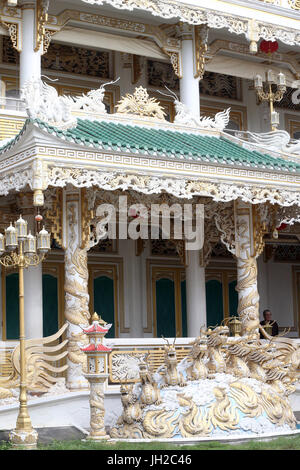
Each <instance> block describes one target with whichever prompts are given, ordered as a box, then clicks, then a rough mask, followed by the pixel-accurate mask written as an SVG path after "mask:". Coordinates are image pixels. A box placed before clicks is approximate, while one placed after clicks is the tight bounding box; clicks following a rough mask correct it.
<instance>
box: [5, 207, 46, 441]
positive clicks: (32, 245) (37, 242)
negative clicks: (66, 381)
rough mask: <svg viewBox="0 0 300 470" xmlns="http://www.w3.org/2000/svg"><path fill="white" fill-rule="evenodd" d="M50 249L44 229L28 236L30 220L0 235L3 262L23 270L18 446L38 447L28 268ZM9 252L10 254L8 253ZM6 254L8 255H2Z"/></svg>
mask: <svg viewBox="0 0 300 470" xmlns="http://www.w3.org/2000/svg"><path fill="white" fill-rule="evenodd" d="M49 250H50V234H49V233H48V232H47V231H46V230H45V229H44V228H43V229H42V230H41V231H40V232H39V233H38V234H37V236H33V235H31V233H30V232H29V234H27V221H26V220H24V219H22V216H21V215H20V218H19V219H18V220H17V222H15V223H14V225H13V224H12V223H10V226H9V227H8V228H7V229H5V236H3V235H2V234H0V256H1V258H0V263H1V265H2V266H5V267H6V268H9V267H18V269H19V316H20V396H19V414H18V418H17V423H16V429H14V430H13V431H11V432H10V435H9V439H10V441H11V443H12V444H14V445H23V446H25V447H27V448H35V447H36V444H37V437H38V434H37V432H36V431H35V430H34V429H33V428H32V425H31V420H30V417H29V414H28V409H27V383H26V375H27V374H26V356H25V321H24V269H25V268H28V267H29V266H37V265H38V264H39V263H41V262H42V261H43V259H44V258H45V255H46V253H47V252H48V251H49ZM5 252H9V254H5ZM2 255H5V256H2Z"/></svg>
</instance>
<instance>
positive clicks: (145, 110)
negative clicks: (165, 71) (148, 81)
mask: <svg viewBox="0 0 300 470" xmlns="http://www.w3.org/2000/svg"><path fill="white" fill-rule="evenodd" d="M116 108H117V113H121V114H135V115H138V116H147V117H151V118H155V119H158V120H160V121H164V120H165V115H166V113H165V112H164V110H163V108H162V106H161V105H160V104H159V102H158V101H157V100H156V99H155V98H150V97H149V95H148V92H147V90H146V89H145V88H143V87H142V86H140V87H138V88H136V89H135V92H134V94H133V95H130V94H129V93H127V94H126V95H125V96H124V97H123V98H122V99H121V100H120V101H119V103H118V105H117V107H116Z"/></svg>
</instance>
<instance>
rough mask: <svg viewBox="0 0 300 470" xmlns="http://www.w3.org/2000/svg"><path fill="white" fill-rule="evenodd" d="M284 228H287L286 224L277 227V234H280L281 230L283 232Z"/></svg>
mask: <svg viewBox="0 0 300 470" xmlns="http://www.w3.org/2000/svg"><path fill="white" fill-rule="evenodd" d="M285 228H287V224H281V225H279V227H277V230H278V232H280V231H281V230H284V229H285Z"/></svg>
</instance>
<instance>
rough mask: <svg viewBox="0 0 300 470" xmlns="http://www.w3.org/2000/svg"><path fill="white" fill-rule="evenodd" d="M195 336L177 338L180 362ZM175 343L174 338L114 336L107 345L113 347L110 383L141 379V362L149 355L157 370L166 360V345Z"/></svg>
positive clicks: (150, 364) (117, 383)
mask: <svg viewBox="0 0 300 470" xmlns="http://www.w3.org/2000/svg"><path fill="white" fill-rule="evenodd" d="M193 340H194V338H177V339H176V341H175V348H176V354H177V359H178V362H180V361H181V360H182V359H184V358H185V357H186V356H187V355H188V353H189V352H190V350H191V347H192V346H191V344H190V343H191V342H192V341H193ZM167 342H168V343H170V344H173V342H174V338H167V340H166V341H164V340H163V339H162V338H112V339H107V340H106V345H107V346H108V347H110V348H112V352H111V353H110V354H109V358H108V361H109V367H108V369H109V383H110V384H111V385H119V384H120V383H121V382H123V381H129V382H132V381H137V380H138V379H139V363H140V361H141V360H143V359H145V358H146V357H147V362H148V364H149V366H150V368H151V369H152V370H157V368H158V367H160V366H161V365H162V364H163V362H164V346H165V345H166V344H167Z"/></svg>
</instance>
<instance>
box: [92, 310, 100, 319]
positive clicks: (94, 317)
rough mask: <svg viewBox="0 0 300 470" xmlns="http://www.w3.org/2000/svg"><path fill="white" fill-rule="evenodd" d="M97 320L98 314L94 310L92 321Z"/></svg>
mask: <svg viewBox="0 0 300 470" xmlns="http://www.w3.org/2000/svg"><path fill="white" fill-rule="evenodd" d="M98 320H99V316H98V314H97V312H94V315H93V316H92V321H98Z"/></svg>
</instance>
